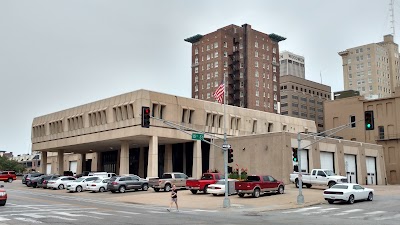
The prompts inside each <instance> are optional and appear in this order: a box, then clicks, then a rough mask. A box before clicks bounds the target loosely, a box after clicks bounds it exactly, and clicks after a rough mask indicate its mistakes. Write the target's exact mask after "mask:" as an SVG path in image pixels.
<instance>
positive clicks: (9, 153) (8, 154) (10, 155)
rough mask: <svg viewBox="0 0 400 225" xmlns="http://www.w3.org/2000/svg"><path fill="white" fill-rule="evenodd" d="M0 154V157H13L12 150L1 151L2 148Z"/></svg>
mask: <svg viewBox="0 0 400 225" xmlns="http://www.w3.org/2000/svg"><path fill="white" fill-rule="evenodd" d="M0 156H1V157H7V158H12V157H13V153H12V152H7V151H2V150H0Z"/></svg>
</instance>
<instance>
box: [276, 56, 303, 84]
mask: <svg viewBox="0 0 400 225" xmlns="http://www.w3.org/2000/svg"><path fill="white" fill-rule="evenodd" d="M279 61H280V64H281V68H280V75H281V76H284V75H292V76H296V77H300V78H303V79H304V78H305V72H306V71H305V65H304V57H303V56H299V55H296V54H294V53H291V52H288V51H282V52H280V53H279Z"/></svg>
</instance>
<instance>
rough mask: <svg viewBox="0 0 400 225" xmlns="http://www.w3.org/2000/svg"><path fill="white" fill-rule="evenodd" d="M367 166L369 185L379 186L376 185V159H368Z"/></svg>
mask: <svg viewBox="0 0 400 225" xmlns="http://www.w3.org/2000/svg"><path fill="white" fill-rule="evenodd" d="M366 160H367V161H366V164H367V184H377V183H376V158H375V157H366Z"/></svg>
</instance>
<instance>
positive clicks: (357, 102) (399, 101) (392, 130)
mask: <svg viewBox="0 0 400 225" xmlns="http://www.w3.org/2000/svg"><path fill="white" fill-rule="evenodd" d="M324 109H325V126H326V129H331V128H333V127H338V126H340V125H344V124H348V123H350V120H351V117H353V119H354V121H358V122H356V125H355V126H354V127H350V128H347V129H344V130H343V131H340V132H338V133H337V135H339V136H342V137H343V138H344V139H347V140H354V141H360V142H367V143H374V144H375V143H376V144H379V145H382V146H383V151H384V155H385V166H386V176H387V178H388V183H389V184H400V141H399V140H400V130H399V129H400V122H399V120H398V118H400V89H396V93H395V94H394V96H393V97H388V98H382V99H375V100H366V99H364V98H363V97H362V96H356V97H349V98H343V99H337V100H334V101H326V102H325V104H324ZM366 110H373V111H374V120H375V122H374V125H375V126H374V127H375V129H374V130H371V131H366V130H365V124H364V112H365V111H366ZM360 120H361V121H360Z"/></svg>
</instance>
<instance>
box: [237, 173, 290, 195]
mask: <svg viewBox="0 0 400 225" xmlns="http://www.w3.org/2000/svg"><path fill="white" fill-rule="evenodd" d="M235 189H236V191H237V192H238V195H239V197H244V195H245V194H248V195H250V194H251V195H252V196H253V197H254V198H258V197H260V195H261V194H264V193H267V192H276V193H278V194H283V192H284V191H285V184H284V183H283V182H282V181H278V180H276V179H275V178H273V177H272V176H269V175H264V176H255V175H252V176H248V177H247V179H246V180H245V181H238V182H236V183H235Z"/></svg>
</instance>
